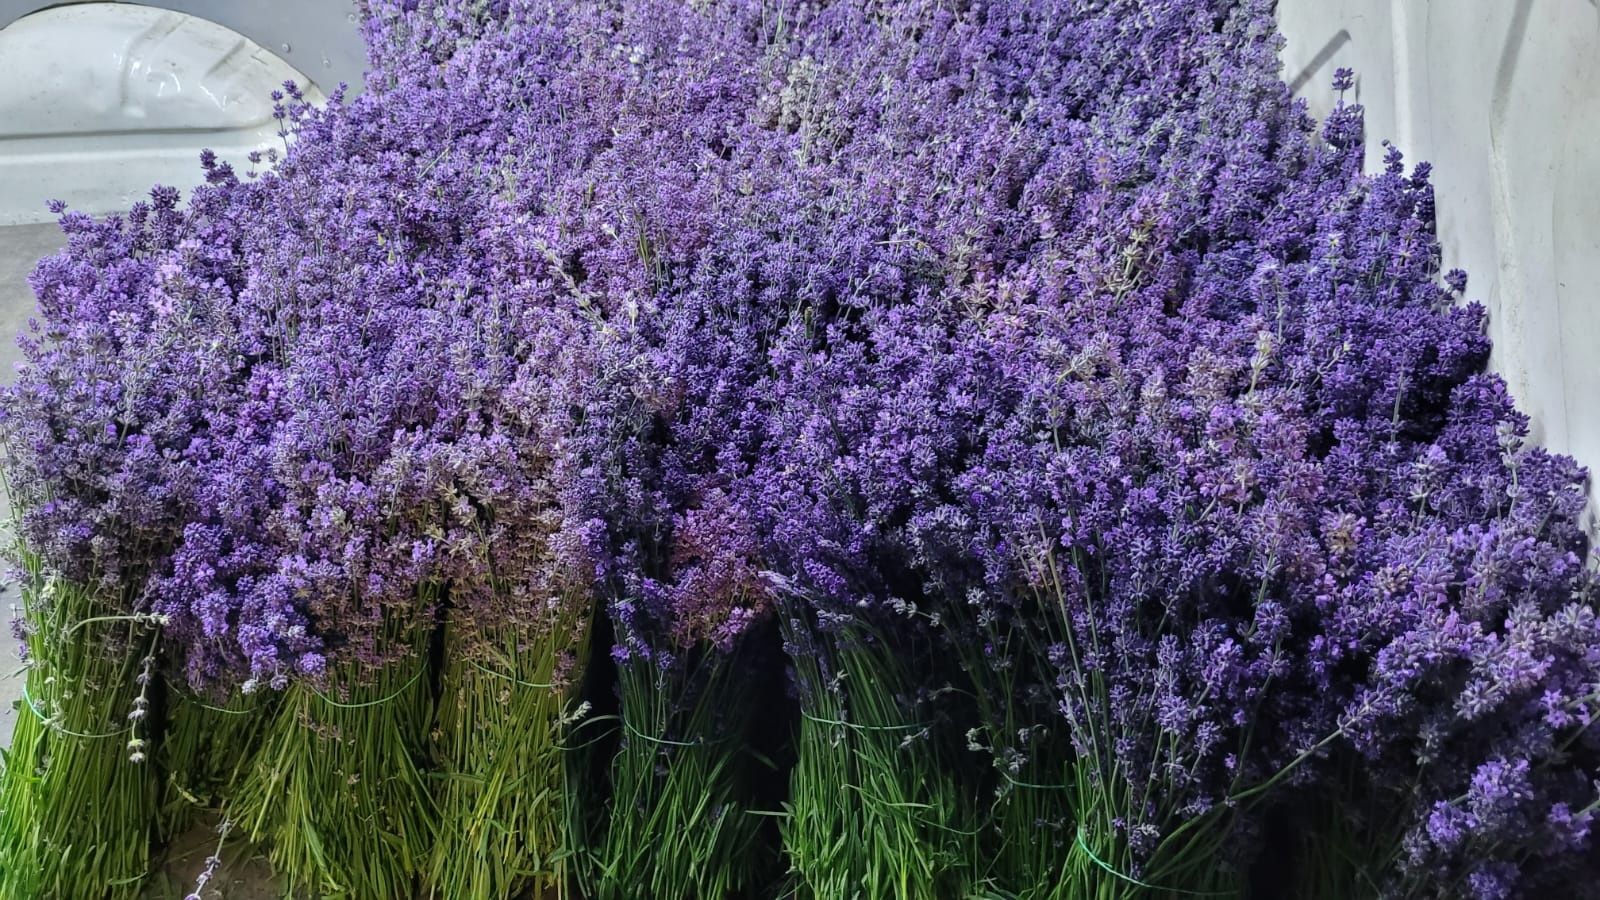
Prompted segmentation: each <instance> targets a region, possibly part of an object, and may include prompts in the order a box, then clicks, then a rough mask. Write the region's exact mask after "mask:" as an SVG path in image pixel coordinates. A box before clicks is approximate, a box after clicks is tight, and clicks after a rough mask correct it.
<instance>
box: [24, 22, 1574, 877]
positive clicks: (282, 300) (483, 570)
mask: <svg viewBox="0 0 1600 900" xmlns="http://www.w3.org/2000/svg"><path fill="white" fill-rule="evenodd" d="M365 16H366V18H365V23H364V29H365V33H366V35H367V38H368V44H369V49H370V52H371V60H372V62H371V71H370V73H369V76H368V85H367V89H366V91H365V92H364V93H363V94H361V96H359V97H357V98H355V99H346V98H345V97H344V96H343V95H342V94H339V93H336V94H335V95H334V97H333V99H332V100H331V101H330V102H329V103H328V104H327V105H326V106H325V107H322V108H312V107H311V106H310V105H308V104H306V103H305V102H304V101H303V99H302V97H301V96H300V94H299V92H298V89H297V88H296V87H295V86H294V85H286V86H285V88H284V90H283V92H282V93H281V94H279V95H278V96H277V97H276V99H277V100H278V101H279V117H280V119H281V121H282V136H283V148H282V151H281V152H277V153H273V154H270V155H266V156H263V157H261V158H258V159H254V160H252V161H251V170H250V171H248V172H243V173H241V172H238V171H236V170H235V169H234V168H233V167H230V166H229V165H228V164H226V163H224V162H221V161H219V160H216V159H215V158H213V157H211V156H209V155H208V156H207V157H206V158H205V159H203V161H202V164H203V173H204V176H205V180H206V182H207V183H206V184H205V185H204V186H202V187H200V188H197V189H196V190H195V191H194V192H192V194H191V195H190V196H189V197H187V198H186V199H185V198H180V197H179V195H178V193H177V192H176V191H173V190H170V189H167V188H159V189H157V190H155V191H154V192H153V193H152V195H151V201H150V202H149V203H147V204H141V205H140V206H138V207H136V208H135V209H133V210H131V211H130V212H129V213H128V214H127V215H126V216H124V217H114V218H112V219H109V220H107V221H103V222H95V221H92V220H90V219H89V218H87V217H84V216H82V215H79V214H76V213H72V212H63V217H62V224H63V228H64V229H65V230H66V231H67V232H68V234H69V236H70V240H69V243H68V246H67V248H66V249H65V250H64V251H62V253H61V254H59V255H58V256H56V257H53V258H51V259H48V260H46V261H44V262H43V263H41V265H40V267H39V269H38V270H37V272H36V274H35V276H34V279H33V286H34V289H35V291H36V293H37V294H38V296H39V299H40V317H39V322H38V324H37V326H36V328H35V330H34V332H33V334H32V335H30V337H29V338H27V339H26V340H25V342H24V349H25V353H26V357H27V364H26V365H25V367H24V369H23V371H22V372H21V374H20V377H19V379H18V382H17V384H16V386H15V387H13V388H9V389H7V390H6V391H5V392H4V394H3V396H0V413H3V419H0V430H3V436H4V440H5V446H6V452H7V463H6V465H7V478H8V484H9V486H10V489H11V491H12V494H13V497H14V501H15V505H16V508H17V509H18V510H19V522H18V530H17V531H18V538H19V543H18V547H17V549H16V551H15V555H16V558H17V560H18V562H19V568H20V569H21V570H22V573H23V576H22V577H23V588H24V600H25V609H24V614H23V616H22V618H21V619H20V620H19V623H18V625H19V630H20V632H21V634H22V636H23V638H24V640H25V642H26V646H27V649H28V653H29V666H30V668H29V673H28V691H29V693H28V699H27V704H28V706H29V709H30V710H31V711H32V712H33V713H34V715H32V716H24V717H23V718H22V719H21V723H22V724H21V725H19V728H18V731H17V736H16V738H15V739H14V743H13V748H12V752H11V754H10V755H9V756H8V757H7V759H6V768H5V770H4V774H3V776H0V778H3V782H0V823H3V824H0V894H3V895H5V896H18V897H24V896H118V897H133V896H137V895H138V891H139V889H140V883H141V880H142V877H143V874H144V873H145V872H146V871H147V870H148V869H149V868H150V867H151V866H152V865H153V864H154V862H155V861H157V860H158V859H159V855H160V853H161V851H162V848H163V844H164V842H165V841H166V840H167V839H168V838H169V837H170V836H171V835H173V834H175V833H176V832H178V831H180V830H182V829H183V828H185V827H188V826H189V825H190V824H191V823H192V822H194V821H196V820H197V818H198V817H200V816H202V815H207V814H209V815H212V816H216V817H220V818H221V819H222V821H223V823H224V827H223V828H222V840H223V841H224V842H225V841H227V840H231V839H236V838H244V839H248V840H249V841H252V842H255V843H257V844H259V845H261V846H262V847H264V849H266V851H267V852H268V853H269V854H270V856H271V859H272V860H273V862H274V864H275V865H276V867H277V868H278V869H279V871H280V872H281V873H282V874H283V875H284V877H285V879H286V880H287V881H288V882H289V885H290V887H291V888H294V889H299V890H303V891H307V892H310V893H312V894H315V895H319V896H322V895H327V896H349V897H382V898H389V897H406V896H430V897H434V896H438V897H463V898H505V897H513V896H519V895H530V896H593V897H603V898H612V897H615V898H635V897H653V898H699V897H716V898H722V897H764V896H780V895H781V896H802V897H817V898H825V900H832V898H845V897H851V896H867V897H895V898H906V900H923V898H927V900H934V898H947V897H1006V898H1012V897H1016V898H1080V897H1097V898H1121V897H1143V896H1152V897H1153V896H1167V895H1173V896H1245V895H1249V896H1259V897H1276V896H1296V897H1329V898H1334V897H1339V898H1344V897H1360V896H1372V897H1377V896H1394V897H1441V898H1444V897H1460V896H1471V897H1481V898H1508V897H1536V896H1543V895H1555V896H1573V897H1582V896H1600V862H1597V860H1600V852H1597V851H1600V848H1596V846H1595V838H1594V837H1593V835H1592V833H1591V832H1592V824H1593V819H1594V816H1595V814H1596V811H1597V810H1600V726H1597V725H1596V724H1595V716H1596V714H1597V713H1600V620H1597V619H1596V616H1595V602H1596V584H1595V579H1594V575H1593V568H1592V565H1591V561H1590V559H1589V546H1588V540H1587V538H1586V536H1585V534H1584V532H1583V530H1582V527H1581V526H1580V517H1581V515H1582V513H1583V507H1584V497H1585V493H1584V487H1585V478H1586V475H1585V473H1584V471H1583V470H1582V469H1581V468H1579V467H1578V465H1577V464H1576V463H1574V462H1573V461H1572V460H1570V459H1566V458H1564V457H1559V456H1555V455H1552V454H1549V453H1547V452H1545V451H1543V450H1541V449H1539V448H1537V447H1534V446H1530V445H1528V444H1527V443H1526V437H1527V431H1528V423H1527V420H1526V419H1525V418H1524V417H1523V416H1521V415H1520V414H1519V413H1518V412H1517V411H1516V409H1515V406H1514V404H1513V402H1512V399H1511V398H1510V397H1509V396H1508V394H1507V392H1506V389H1505V385H1504V384H1503V382H1501V381H1500V380H1499V379H1498V378H1497V377H1495V376H1493V375H1491V374H1486V373H1485V372H1484V366H1485V363H1486V361H1487V359H1488V354H1489V349H1490V348H1489V344H1488V341H1487V340H1486V339H1485V338H1484V337H1483V324H1484V312H1483V310H1482V309H1481V307H1478V306H1476V305H1474V304H1471V303H1470V302H1467V301H1468V295H1467V293H1466V291H1467V287H1466V276H1465V275H1463V274H1461V273H1459V272H1450V273H1446V274H1443V275H1441V273H1440V257H1441V254H1440V249H1439V246H1438V243H1437V241H1436V239H1435V237H1434V225H1435V222H1434V208H1433V197H1432V189H1431V187H1430V185H1429V171H1428V168H1427V166H1426V164H1417V165H1415V166H1412V167H1411V168H1410V169H1407V167H1406V165H1405V163H1404V160H1403V159H1402V157H1401V155H1400V153H1399V152H1398V151H1396V150H1391V151H1390V153H1389V155H1388V161H1387V163H1386V166H1385V168H1384V170H1383V171H1380V172H1374V173H1367V174H1364V173H1362V172H1361V170H1360V165H1361V159H1362V156H1363V142H1364V136H1363V134H1362V120H1361V110H1360V108H1359V107H1358V106H1355V105H1353V104H1349V103H1343V102H1341V103H1340V105H1339V106H1338V107H1337V108H1336V109H1335V111H1334V112H1333V113H1332V114H1331V115H1330V117H1329V118H1328V120H1327V121H1326V122H1323V123H1321V124H1320V125H1318V124H1317V123H1314V122H1312V121H1311V120H1310V118H1309V117H1308V116H1307V115H1306V113H1305V110H1304V107H1303V106H1301V105H1300V104H1298V103H1296V102H1295V101H1293V100H1292V99H1291V98H1290V96H1289V93H1288V90H1287V88H1286V87H1285V86H1284V85H1283V83H1282V81H1281V80H1280V77H1279V71H1278V61H1277V47H1278V39H1277V37H1276V33H1275V31H1274V26H1273V21H1272V4H1271V3H1270V2H1267V0H1182V2H1180V0H1169V2H1135V0H1111V2H1101V3H1088V2H1073V3H1059V2H1049V0H990V2H971V3H960V4H955V5H949V4H942V3H932V2H905V3H881V2H872V0H839V2H833V3H827V4H814V3H802V2H790V0H710V2H697V3H685V2H682V0H607V2H603V3H598V4H569V3H563V2H549V0H511V2H496V3H484V2H478V0H474V2H466V0H439V2H431V3H430V2H416V0H403V2H402V0H372V2H369V3H368V4H367V8H366V10H365ZM1349 78H1350V76H1349V74H1348V73H1345V72H1341V73H1340V74H1339V76H1338V80H1337V82H1336V84H1335V88H1336V89H1338V90H1339V91H1340V92H1341V94H1342V93H1343V92H1345V91H1346V90H1347V89H1348V88H1349ZM198 890H199V889H198V888H197V893H198Z"/></svg>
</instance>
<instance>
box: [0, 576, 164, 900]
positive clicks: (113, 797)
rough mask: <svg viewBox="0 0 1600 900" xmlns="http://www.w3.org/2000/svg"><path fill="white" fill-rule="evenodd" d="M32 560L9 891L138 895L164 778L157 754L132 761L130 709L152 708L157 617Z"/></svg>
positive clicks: (135, 735) (139, 731) (8, 830)
mask: <svg viewBox="0 0 1600 900" xmlns="http://www.w3.org/2000/svg"><path fill="white" fill-rule="evenodd" d="M23 564H24V565H23V568H24V574H25V577H24V580H23V584H22V600H23V606H24V611H23V615H24V617H25V622H26V624H27V626H28V629H29V631H28V637H27V645H28V653H29V668H28V673H27V678H26V682H25V685H26V686H25V691H26V694H25V697H24V708H23V709H22V710H21V711H20V714H19V715H18V717H17V725H16V730H15V732H14V733H13V735H12V743H11V750H10V752H9V753H8V754H6V756H5V767H4V773H3V775H0V897H8V898H9V897H17V898H24V897H26V898H61V900H68V898H73V900H75V898H83V897H92V898H110V900H118V898H133V897H136V896H137V895H138V893H139V889H140V885H141V884H142V882H143V881H144V878H145V876H146V875H147V873H148V870H149V867H150V845H151V831H152V826H153V824H154V822H155V820H156V788H155V781H154V778H153V777H152V769H151V766H150V764H149V763H148V762H133V761H131V760H132V759H134V758H142V757H143V755H144V754H145V752H146V747H145V744H144V743H143V742H144V741H145V740H146V737H145V731H144V726H145V724H146V723H144V722H142V721H136V720H131V719H130V718H129V713H130V712H131V711H133V710H134V709H135V708H139V709H141V710H142V708H143V704H142V703H140V702H138V701H139V698H141V697H143V696H144V693H143V691H142V689H141V686H140V684H139V681H138V679H139V675H140V673H141V672H145V673H148V672H149V670H150V661H153V655H154V653H155V641H156V633H157V629H156V628H155V627H154V626H153V625H152V624H149V623H145V622H141V621H135V620H132V619H129V618H122V617H117V616H115V615H114V614H113V613H114V611H113V610H109V609H108V608H107V607H106V605H105V604H103V603H101V602H99V601H98V600H97V599H96V598H95V597H94V596H93V595H92V594H91V593H90V592H88V591H85V590H83V589H81V588H78V587H76V586H73V585H68V584H65V583H63V582H61V581H59V580H57V579H54V578H47V577H46V576H45V575H44V574H43V572H42V571H41V569H40V567H39V562H38V560H37V558H35V557H33V556H31V555H29V554H26V553H24V554H23ZM102 616H105V617H106V618H104V619H102V618H100V617H102ZM89 619H96V621H95V622H94V624H92V625H89V626H87V627H81V628H80V627H77V626H78V625H79V624H80V623H84V622H86V621H87V620H89Z"/></svg>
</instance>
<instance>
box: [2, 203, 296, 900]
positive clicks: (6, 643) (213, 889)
mask: <svg viewBox="0 0 1600 900" xmlns="http://www.w3.org/2000/svg"><path fill="white" fill-rule="evenodd" d="M61 244H62V236H61V232H60V231H59V230H58V229H57V228H56V226H55V225H54V224H48V225H15V226H10V227H3V228H0V382H10V381H11V379H12V378H13V377H14V376H15V372H16V363H17V362H18V360H19V359H20V354H19V353H18V351H17V344H16V335H17V334H18V333H19V332H20V331H21V330H22V329H23V328H25V327H27V322H28V319H29V318H30V317H31V316H32V315H33V311H34V300H33V292H32V291H31V290H29V288H28V282H27V278H28V273H29V272H31V271H33V267H34V264H35V263H36V262H38V260H39V258H40V257H43V256H45V255H47V254H49V253H52V252H54V251H55V250H56V249H57V248H58V247H60V246H61ZM10 521H11V510H10V507H9V504H7V502H6V499H5V497H4V495H3V493H0V523H5V524H4V527H5V528H6V529H7V537H9V527H10V524H9V523H10ZM16 601H17V593H16V588H15V586H14V585H11V584H9V583H8V584H5V585H4V587H3V588H0V614H3V618H4V619H5V621H6V623H7V625H9V623H10V619H11V610H12V607H13V605H14V604H15V603H16ZM20 666H21V664H20V661H19V660H18V659H17V646H16V641H14V640H13V639H12V637H11V633H10V629H9V627H8V628H6V629H5V630H4V631H3V632H0V746H9V745H10V743H11V730H12V727H13V725H14V724H15V722H16V717H17V715H18V709H17V707H16V704H17V703H20V701H21V691H22V678H21V673H20ZM216 840H217V834H216V832H215V831H214V830H212V828H211V827H209V825H206V826H201V827H199V828H196V829H195V831H194V832H193V833H191V834H188V835H185V836H184V837H182V838H180V839H179V840H178V841H176V842H175V843H174V846H172V847H171V848H169V849H168V852H167V856H166V865H165V866H164V868H163V869H162V871H160V872H158V873H156V875H155V876H154V877H153V878H152V879H151V883H150V885H149V888H148V890H147V891H146V894H145V896H146V897H148V898H149V900H169V898H170V900H176V898H179V897H183V896H184V895H186V894H188V893H189V892H190V891H191V890H192V889H193V885H194V882H195V876H196V875H198V874H199V872H200V870H201V869H202V868H204V866H205V860H206V857H207V856H209V855H211V854H212V853H213V852H215V850H216ZM282 895H283V894H282V890H281V888H279V887H278V886H277V885H276V884H275V883H274V880H273V878H272V873H271V870H270V869H269V868H268V867H267V865H266V862H265V860H264V859H263V858H262V855H261V854H260V853H259V852H257V851H256V850H255V849H254V848H251V847H248V846H245V845H243V844H240V843H238V842H233V845H232V846H230V847H229V848H228V849H227V850H226V852H224V853H223V865H222V867H221V870H220V871H219V872H218V873H217V874H216V876H214V877H213V879H212V881H211V882H210V884H209V885H208V886H207V888H206V891H205V894H204V896H205V898H206V900H219V898H227V900H267V898H273V897H281V896H282Z"/></svg>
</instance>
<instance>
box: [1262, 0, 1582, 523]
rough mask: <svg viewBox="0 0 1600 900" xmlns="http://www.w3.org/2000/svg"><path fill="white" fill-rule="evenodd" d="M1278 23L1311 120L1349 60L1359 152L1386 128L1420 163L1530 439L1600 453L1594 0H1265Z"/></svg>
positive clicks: (1444, 239)
mask: <svg viewBox="0 0 1600 900" xmlns="http://www.w3.org/2000/svg"><path fill="white" fill-rule="evenodd" d="M1278 20H1279V26H1280V27H1281V29H1282V30H1283V33H1284V37H1285V39H1286V40H1287V46H1286V47H1285V48H1284V53H1283V60H1284V69H1283V71H1284V78H1285V79H1287V80H1288V81H1289V82H1290V84H1291V85H1294V86H1295V87H1296V90H1297V91H1298V92H1299V93H1300V94H1301V95H1302V96H1304V97H1306V98H1307V99H1308V101H1309V102H1310V104H1311V108H1312V112H1313V113H1315V114H1317V115H1318V116H1319V117H1321V116H1323V115H1325V114H1326V113H1327V111H1328V109H1329V108H1330V107H1331V106H1332V104H1333V101H1334V95H1333V91H1332V87H1331V84H1332V80H1333V71H1334V69H1335V68H1337V67H1339V66H1349V67H1351V68H1353V69H1355V71H1356V76H1357V81H1356V88H1355V99H1357V100H1358V101H1359V102H1360V103H1361V104H1362V105H1364V106H1365V107H1366V109H1367V138H1368V156H1367V159H1368V164H1369V166H1376V165H1377V164H1378V160H1379V159H1380V158H1381V154H1382V152H1383V151H1382V147H1381V145H1380V143H1379V142H1380V141H1381V140H1384V139H1389V140H1392V141H1393V142H1394V143H1395V144H1396V145H1397V146H1398V147H1399V148H1400V149H1401V150H1403V151H1404V152H1405V154H1406V157H1407V159H1408V160H1410V161H1417V160H1427V161H1429V162H1432V163H1433V164H1434V179H1433V180H1434V184H1435V186H1436V190H1437V196H1438V206H1439V236H1440V240H1441V243H1442V245H1443V248H1444V265H1445V268H1446V269H1450V268H1457V267H1459V268H1463V269H1465V270H1467V272H1468V274H1469V275H1470V281H1469V284H1468V290H1467V294H1468V296H1469V297H1471V298H1472V299H1475V300H1478V301H1480V302H1482V303H1483V304H1484V306H1486V307H1487V308H1488V310H1489V317H1490V318H1489V336H1490V337H1491V338H1492V339H1493V341H1494V346H1495V349H1494V357H1493V360H1492V365H1493V366H1494V367H1495V369H1496V370H1497V371H1499V372H1500V373H1501V374H1502V375H1504V376H1505V378H1506V381H1507V382H1508V383H1509V384H1510V385H1511V388H1512V391H1513V392H1514V393H1515V395H1516V397H1517V399H1518V402H1519V403H1520V404H1521V406H1522V408H1523V410H1525V411H1526V412H1528V413H1529V414H1530V415H1531V416H1532V417H1533V421H1534V435H1535V437H1536V438H1537V439H1538V440H1539V441H1540V442H1542V443H1544V444H1546V445H1547V446H1549V447H1552V448H1554V449H1556V450H1560V451H1562V452H1565V453H1570V454H1572V455H1573V456H1575V457H1577V458H1578V460H1579V461H1580V462H1582V463H1584V464H1586V465H1589V466H1591V467H1600V410H1597V404H1596V399H1597V398H1600V363H1597V362H1596V357H1595V349H1594V348H1596V347H1597V346H1600V0H1279V4H1278ZM1596 497H1600V491H1597V490H1596V485H1595V484H1594V483H1593V482H1591V498H1596ZM1593 505H1594V504H1593V503H1591V506H1593Z"/></svg>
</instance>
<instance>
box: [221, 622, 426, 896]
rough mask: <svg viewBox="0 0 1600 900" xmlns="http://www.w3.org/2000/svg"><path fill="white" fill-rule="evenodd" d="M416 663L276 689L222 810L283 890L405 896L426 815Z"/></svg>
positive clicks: (421, 669) (419, 860) (419, 863)
mask: <svg viewBox="0 0 1600 900" xmlns="http://www.w3.org/2000/svg"><path fill="white" fill-rule="evenodd" d="M413 641H414V642H415V643H416V644H417V645H419V646H420V645H421V644H422V643H423V642H422V640H421V639H420V638H419V637H416V636H414V637H413ZM425 667H426V663H424V662H423V661H421V660H417V661H415V662H412V663H410V664H406V663H395V664H391V665H389V666H387V667H386V668H385V669H384V670H382V671H380V672H378V673H376V674H372V673H368V672H365V671H362V670H361V669H360V668H359V667H357V666H354V665H347V666H345V667H343V668H341V669H339V670H337V671H335V672H333V673H331V674H330V676H329V679H328V683H327V684H326V685H323V686H313V685H311V684H305V683H298V684H292V685H290V687H289V688H288V689H287V690H286V691H285V693H284V695H283V698H282V700H281V701H280V703H279V707H278V711H277V714H276V715H275V716H273V719H272V721H271V723H270V724H269V725H268V726H267V727H266V733H265V734H264V735H263V737H262V742H261V747H260V749H259V750H258V751H257V752H256V755H255V757H254V758H253V759H252V760H251V762H250V765H249V771H248V772H247V773H246V775H245V777H244V779H243V782H242V783H241V784H240V785H239V787H238V789H237V790H236V791H235V792H234V793H233V796H232V797H231V798H230V799H229V802H228V803H227V804H226V811H227V815H228V818H229V819H230V820H231V821H232V822H233V823H234V824H235V827H237V828H238V829H240V830H241V831H242V832H243V833H244V834H245V835H246V836H247V837H249V839H250V840H252V841H255V842H258V843H263V844H265V845H267V846H268V847H269V854H268V855H269V858H270V859H271V861H272V864H273V867H274V868H275V869H276V870H277V871H278V873H279V874H280V875H281V876H282V877H283V878H284V880H285V881H286V882H287V883H288V887H289V889H290V890H291V891H293V890H297V889H298V890H306V891H309V892H311V893H313V894H314V895H316V896H319V897H351V898H358V897H359V898H367V897H409V896H411V895H412V892H413V890H414V882H415V878H416V875H417V873H418V872H419V871H420V870H421V869H422V867H423V865H424V862H425V860H426V859H427V858H428V856H429V854H430V853H431V850H432V846H433V840H434V835H435V818H436V814H435V811H434V808H433V803H432V800H431V798H430V796H429V793H428V786H427V782H426V780H425V776H424V775H423V772H422V768H421V765H422V761H423V754H424V752H425V747H426V740H427V735H426V732H427V727H428V722H429V720H430V717H431V707H432V700H431V698H430V690H429V685H428V679H427V677H426V674H427V673H426V671H425Z"/></svg>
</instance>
